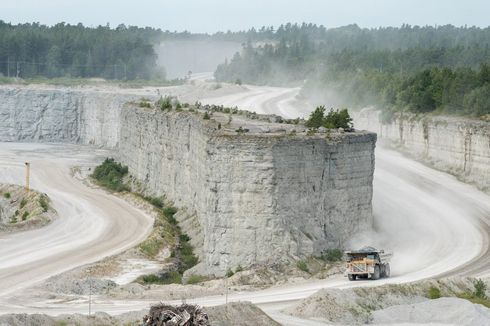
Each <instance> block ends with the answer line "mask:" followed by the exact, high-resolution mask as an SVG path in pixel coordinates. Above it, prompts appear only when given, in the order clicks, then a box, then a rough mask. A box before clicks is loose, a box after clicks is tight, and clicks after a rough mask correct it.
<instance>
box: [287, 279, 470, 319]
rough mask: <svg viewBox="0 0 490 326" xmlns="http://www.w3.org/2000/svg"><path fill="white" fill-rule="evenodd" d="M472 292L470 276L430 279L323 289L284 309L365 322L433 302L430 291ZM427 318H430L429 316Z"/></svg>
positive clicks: (315, 316) (440, 293)
mask: <svg viewBox="0 0 490 326" xmlns="http://www.w3.org/2000/svg"><path fill="white" fill-rule="evenodd" d="M472 291H474V287H473V280H472V279H468V278H453V279H446V280H427V281H421V282H416V283H408V284H390V285H382V286H373V287H360V288H351V289H342V290H341V289H323V290H320V291H318V292H317V293H315V294H313V295H312V296H310V297H308V298H306V299H304V300H302V301H300V302H299V303H298V304H296V305H294V306H292V307H290V308H287V309H286V310H285V311H284V312H285V313H286V314H289V315H292V316H295V317H300V318H304V319H316V320H322V321H325V322H328V323H333V324H342V325H345V324H348V325H356V324H365V323H371V322H373V320H375V316H376V315H375V313H376V312H377V311H383V310H385V309H387V308H389V307H394V306H403V307H405V308H406V309H411V308H410V305H418V304H421V305H420V306H417V307H422V306H424V304H426V303H427V304H429V303H432V300H430V299H429V298H430V297H431V293H432V297H434V296H435V297H441V296H448V297H454V296H456V295H458V294H462V293H471V292H472ZM435 293H437V294H435ZM469 304H470V306H471V305H472V304H471V303H469ZM428 307H430V305H429V306H428ZM421 309H422V308H421ZM407 311H408V310H407ZM442 311H443V310H441V312H442ZM388 312H389V311H388ZM407 314H408V312H407ZM382 316H384V315H383V314H381V315H380V316H379V317H378V318H380V319H381V318H383V317H382ZM383 320H385V319H383ZM386 320H388V318H386ZM428 321H429V322H430V321H431V320H430V319H428ZM407 322H409V321H407Z"/></svg>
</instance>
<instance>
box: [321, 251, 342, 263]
mask: <svg viewBox="0 0 490 326" xmlns="http://www.w3.org/2000/svg"><path fill="white" fill-rule="evenodd" d="M342 257H343V253H342V250H340V249H329V250H325V251H324V252H322V256H321V259H322V260H324V261H328V262H336V261H341V260H342Z"/></svg>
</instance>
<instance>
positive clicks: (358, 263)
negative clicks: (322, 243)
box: [344, 247, 392, 281]
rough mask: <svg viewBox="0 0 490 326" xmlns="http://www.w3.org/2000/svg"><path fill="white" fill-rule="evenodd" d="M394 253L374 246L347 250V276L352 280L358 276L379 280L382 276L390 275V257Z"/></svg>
mask: <svg viewBox="0 0 490 326" xmlns="http://www.w3.org/2000/svg"><path fill="white" fill-rule="evenodd" d="M391 256H392V254H391V253H385V251H384V250H377V249H376V248H373V247H363V248H361V249H359V250H350V251H346V252H345V257H346V261H347V263H346V270H345V273H344V274H345V276H347V277H348V278H349V280H350V281H355V280H356V278H364V279H367V278H368V277H370V278H371V279H372V280H377V279H379V278H381V277H390V259H391Z"/></svg>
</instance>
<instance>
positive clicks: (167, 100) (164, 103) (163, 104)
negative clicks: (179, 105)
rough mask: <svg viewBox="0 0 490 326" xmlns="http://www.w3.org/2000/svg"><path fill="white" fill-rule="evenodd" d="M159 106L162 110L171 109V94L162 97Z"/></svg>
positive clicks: (158, 102)
mask: <svg viewBox="0 0 490 326" xmlns="http://www.w3.org/2000/svg"><path fill="white" fill-rule="evenodd" d="M157 106H158V107H159V108H160V110H162V111H164V110H171V109H172V98H171V97H170V96H165V97H160V99H159V100H158V101H157Z"/></svg>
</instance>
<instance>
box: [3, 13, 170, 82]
mask: <svg viewBox="0 0 490 326" xmlns="http://www.w3.org/2000/svg"><path fill="white" fill-rule="evenodd" d="M160 37H161V31H159V30H155V29H152V28H138V27H126V26H124V25H120V26H118V27H117V28H114V29H111V28H110V27H109V26H99V27H96V28H89V27H84V26H83V25H82V24H78V25H69V24H65V23H60V24H57V25H55V26H52V27H48V26H45V25H40V24H37V23H33V24H19V25H12V24H8V23H5V22H3V21H0V74H2V75H4V76H11V77H20V78H32V77H38V76H42V77H48V78H52V77H65V76H68V77H84V78H86V77H101V78H106V79H129V80H131V79H151V78H164V77H165V76H164V73H163V71H161V70H159V69H157V65H156V59H157V56H156V53H155V51H154V48H153V42H154V41H155V40H157V39H158V38H160Z"/></svg>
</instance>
